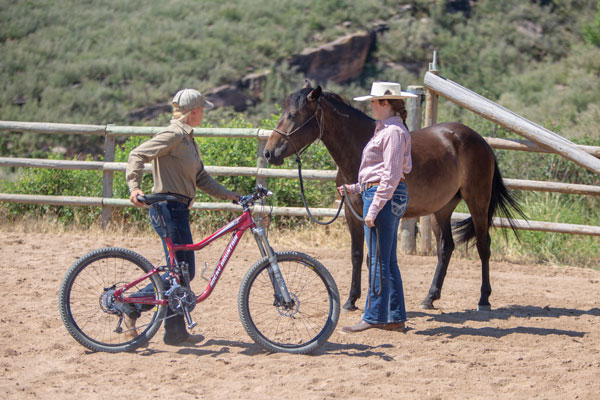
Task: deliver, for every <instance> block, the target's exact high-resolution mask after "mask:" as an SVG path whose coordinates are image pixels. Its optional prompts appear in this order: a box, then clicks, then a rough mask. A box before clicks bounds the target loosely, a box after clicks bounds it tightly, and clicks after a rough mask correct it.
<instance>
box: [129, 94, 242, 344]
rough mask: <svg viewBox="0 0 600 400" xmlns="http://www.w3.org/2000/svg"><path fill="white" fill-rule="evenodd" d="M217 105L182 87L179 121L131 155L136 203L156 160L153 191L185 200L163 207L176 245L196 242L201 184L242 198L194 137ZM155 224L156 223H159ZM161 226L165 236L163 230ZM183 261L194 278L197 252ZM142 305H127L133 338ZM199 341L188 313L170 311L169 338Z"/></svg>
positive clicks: (184, 254) (176, 107) (181, 256)
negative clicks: (194, 218)
mask: <svg viewBox="0 0 600 400" xmlns="http://www.w3.org/2000/svg"><path fill="white" fill-rule="evenodd" d="M212 107H213V105H212V103H210V102H209V101H207V100H206V99H205V98H204V96H202V94H201V93H200V92H199V91H197V90H195V89H182V90H180V91H179V92H177V94H176V95H175V97H174V98H173V119H172V120H171V123H170V125H169V126H168V127H167V128H166V129H165V130H163V131H161V132H159V133H158V134H156V135H155V136H154V137H153V138H152V139H150V140H148V141H147V142H144V143H142V144H141V145H139V146H138V147H137V148H135V149H133V150H132V151H131V153H130V154H129V160H128V162H127V171H126V179H127V185H128V186H129V192H130V196H129V200H130V201H131V202H132V203H133V204H135V205H136V206H142V204H141V203H140V202H139V201H138V199H137V196H139V195H144V193H143V191H142V190H141V188H140V185H141V181H142V175H143V170H144V163H146V162H149V161H151V162H152V177H153V179H154V185H153V187H152V192H153V193H170V194H174V195H176V197H177V198H179V199H180V202H178V203H168V204H165V205H163V206H162V209H161V212H162V214H163V217H164V219H165V222H166V225H167V232H168V234H169V236H170V237H171V239H172V240H173V242H174V243H177V244H190V243H193V239H192V233H191V230H190V222H189V208H190V207H191V206H192V204H193V202H194V199H195V197H196V187H198V188H200V189H201V190H202V191H204V192H206V193H208V194H209V195H211V196H214V197H217V198H221V199H228V200H239V198H240V195H239V194H237V193H236V192H232V191H230V190H228V189H227V188H225V187H224V186H223V185H221V184H220V183H219V182H217V181H216V180H214V179H213V178H212V177H211V176H210V175H209V174H208V172H206V170H205V169H204V164H203V163H202V158H201V156H200V151H199V150H198V145H197V144H196V142H195V141H194V136H193V133H194V130H193V128H192V127H193V126H199V125H200V124H201V123H202V119H203V117H204V109H205V108H206V109H210V108H212ZM153 213H155V211H154V209H152V208H151V209H150V217H151V218H150V219H151V221H157V220H158V219H157V217H158V216H156V215H153ZM153 226H154V225H153ZM154 227H155V230H156V231H157V233H158V234H159V235H161V232H160V231H159V230H158V229H156V228H157V227H156V226H154ZM161 239H162V241H163V246H164V250H165V257H166V258H167V259H168V257H169V254H168V251H167V247H166V243H165V240H164V238H162V237H161ZM176 255H177V259H178V260H179V261H185V262H187V263H188V265H189V272H190V280H192V279H193V278H194V275H195V259H194V252H193V251H179V252H177V253H176ZM141 311H142V310H139V309H131V307H130V308H129V309H127V308H126V309H125V315H124V316H123V322H124V324H125V327H126V328H127V330H128V335H129V336H131V337H135V336H137V331H136V329H135V322H136V319H137V318H138V317H139V315H140V314H139V313H140V312H141ZM190 340H193V336H192V335H190V334H189V333H188V332H187V329H186V327H185V318H184V316H183V315H174V316H173V313H172V311H171V310H170V309H168V310H167V318H166V319H165V335H164V341H165V343H167V344H170V345H177V344H180V343H182V342H185V341H190Z"/></svg>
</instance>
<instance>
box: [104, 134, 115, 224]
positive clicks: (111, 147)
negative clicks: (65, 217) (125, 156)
mask: <svg viewBox="0 0 600 400" xmlns="http://www.w3.org/2000/svg"><path fill="white" fill-rule="evenodd" d="M115 144H116V141H115V137H114V136H113V135H111V134H110V133H106V134H105V135H104V162H114V161H115ZM112 197H113V172H112V171H104V172H103V173H102V198H104V199H106V198H112ZM111 218H112V207H111V206H107V205H104V203H103V204H102V229H106V227H107V226H108V224H109V223H110V220H111Z"/></svg>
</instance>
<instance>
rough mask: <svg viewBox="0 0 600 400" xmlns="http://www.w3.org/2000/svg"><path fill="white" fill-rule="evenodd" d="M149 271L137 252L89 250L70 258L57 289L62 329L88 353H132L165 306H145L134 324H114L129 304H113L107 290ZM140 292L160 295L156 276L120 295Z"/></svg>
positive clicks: (149, 266) (155, 326)
mask: <svg viewBox="0 0 600 400" xmlns="http://www.w3.org/2000/svg"><path fill="white" fill-rule="evenodd" d="M152 269H153V267H152V264H151V263H150V262H149V261H148V260H146V259H145V258H144V257H142V256H141V255H139V254H137V253H135V252H133V251H131V250H127V249H121V248H114V247H111V248H104V249H99V250H94V251H91V252H89V253H87V254H86V255H84V256H83V257H81V258H80V259H79V260H77V261H76V262H75V264H73V265H72V266H71V268H70V269H69V271H68V272H67V274H66V275H65V278H64V280H63V283H62V285H61V288H60V293H59V308H60V315H61V317H62V320H63V323H64V324H65V327H66V328H67V330H68V331H69V333H70V334H71V336H73V338H75V340H77V341H78V342H79V343H80V344H82V345H83V346H85V347H87V348H88V349H90V350H93V351H104V352H109V353H118V352H122V351H132V350H134V349H136V348H138V347H140V346H142V345H143V344H144V343H146V342H147V341H148V340H150V339H151V338H152V336H154V334H155V333H156V331H157V330H158V328H160V325H161V323H162V320H163V318H164V315H165V313H166V306H146V307H152V309H151V310H148V311H145V312H142V313H141V314H140V316H139V317H138V318H137V320H136V324H135V328H134V329H128V328H127V327H126V326H125V324H120V319H121V318H122V315H123V313H124V311H125V310H127V309H128V310H129V311H131V310H132V308H131V307H132V306H133V305H132V304H129V305H125V304H124V303H121V302H118V301H116V300H115V299H114V296H112V293H114V291H115V290H116V289H118V288H120V287H123V286H124V285H126V284H128V283H130V282H132V281H133V280H135V279H137V278H139V277H141V276H142V275H144V274H145V273H147V272H150V271H151V270H152ZM142 290H143V293H144V295H145V296H154V298H155V299H163V298H164V287H163V283H162V281H161V279H160V276H159V275H158V274H154V275H151V276H150V277H149V278H148V279H145V280H143V281H142V282H140V283H139V284H138V285H137V286H134V287H132V288H131V289H129V290H128V291H127V292H125V293H124V295H125V296H132V295H134V294H136V293H140V292H141V291H142Z"/></svg>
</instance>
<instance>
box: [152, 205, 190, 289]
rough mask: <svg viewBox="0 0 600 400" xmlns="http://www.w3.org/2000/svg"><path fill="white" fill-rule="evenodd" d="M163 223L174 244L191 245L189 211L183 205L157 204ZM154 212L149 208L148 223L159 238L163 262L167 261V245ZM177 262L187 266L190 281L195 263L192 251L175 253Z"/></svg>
mask: <svg viewBox="0 0 600 400" xmlns="http://www.w3.org/2000/svg"><path fill="white" fill-rule="evenodd" d="M158 206H159V207H160V208H161V212H162V215H163V217H164V218H165V223H166V225H167V232H168V234H169V236H170V237H171V240H172V241H173V243H174V244H191V243H193V242H194V241H193V239H192V232H191V230H190V210H189V208H188V207H187V206H186V205H185V204H183V203H173V202H170V203H166V204H159V205H158ZM158 218H159V217H158V215H157V213H156V211H155V210H154V208H153V207H150V222H151V223H152V227H153V228H154V230H155V231H156V233H158V235H159V236H160V238H161V240H162V243H163V249H164V251H165V260H167V262H168V260H169V251H168V250H167V243H166V241H165V238H164V237H163V233H162V231H161V229H160V225H159V219H158ZM175 254H176V256H177V260H178V261H185V262H187V263H188V265H189V271H190V281H191V280H192V279H194V275H196V262H195V257H194V252H193V251H177V252H175Z"/></svg>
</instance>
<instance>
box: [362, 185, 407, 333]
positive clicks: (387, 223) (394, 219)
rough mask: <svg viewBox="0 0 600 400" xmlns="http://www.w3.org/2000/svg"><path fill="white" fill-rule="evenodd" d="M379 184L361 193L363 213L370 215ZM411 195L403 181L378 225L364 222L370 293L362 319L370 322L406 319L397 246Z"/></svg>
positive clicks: (380, 322) (382, 210) (378, 218)
mask: <svg viewBox="0 0 600 400" xmlns="http://www.w3.org/2000/svg"><path fill="white" fill-rule="evenodd" d="M376 191H377V187H376V186H375V187H372V188H370V189H367V190H366V191H364V192H363V193H362V199H363V215H367V212H368V210H369V206H370V205H371V202H372V201H373V197H374V196H375V192H376ZM407 204H408V194H407V192H406V184H405V183H404V182H400V184H399V185H398V187H397V188H396V190H395V191H394V195H393V197H392V198H391V199H390V200H389V201H388V202H387V203H385V206H384V207H383V208H382V209H381V211H380V212H379V214H378V215H377V218H375V227H376V228H377V229H374V228H369V227H367V226H366V225H365V240H366V241H367V247H368V249H369V250H368V257H369V260H370V270H369V293H368V295H367V300H366V304H365V313H364V316H363V320H365V321H366V322H369V323H371V324H385V323H392V322H404V321H406V308H405V305H404V290H403V288H402V277H401V276H400V269H399V268H398V259H397V257H396V247H397V243H398V225H399V224H400V219H401V218H402V216H403V215H404V212H405V211H406V206H407ZM377 233H379V246H380V249H379V260H376V259H375V254H376V252H377V250H376V247H377Z"/></svg>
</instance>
